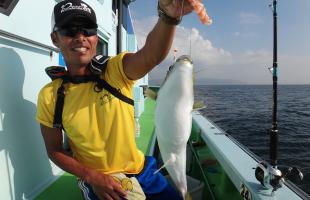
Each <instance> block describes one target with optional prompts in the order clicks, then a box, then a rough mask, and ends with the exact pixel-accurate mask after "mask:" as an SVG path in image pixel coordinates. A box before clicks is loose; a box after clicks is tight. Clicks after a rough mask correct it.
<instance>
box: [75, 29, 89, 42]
mask: <svg viewBox="0 0 310 200" xmlns="http://www.w3.org/2000/svg"><path fill="white" fill-rule="evenodd" d="M85 38H86V36H85V35H84V32H83V31H79V32H77V33H76V35H75V36H74V39H75V40H80V41H83V40H85Z"/></svg>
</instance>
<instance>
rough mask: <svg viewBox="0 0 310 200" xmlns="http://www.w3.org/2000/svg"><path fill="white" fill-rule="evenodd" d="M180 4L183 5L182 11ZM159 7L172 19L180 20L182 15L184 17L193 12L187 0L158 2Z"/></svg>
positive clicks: (160, 0) (163, 0)
mask: <svg viewBox="0 0 310 200" xmlns="http://www.w3.org/2000/svg"><path fill="white" fill-rule="evenodd" d="M197 1H201V0H197ZM183 2H184V3H183ZM182 4H183V11H182ZM159 6H160V7H161V8H162V9H163V10H164V11H165V13H166V14H167V15H168V16H169V17H173V18H180V17H182V16H183V15H186V14H188V13H190V12H192V11H193V7H192V6H191V4H190V3H189V2H188V1H187V0H159ZM181 15H182V16H181Z"/></svg>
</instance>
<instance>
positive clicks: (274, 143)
mask: <svg viewBox="0 0 310 200" xmlns="http://www.w3.org/2000/svg"><path fill="white" fill-rule="evenodd" d="M272 8H273V10H272V12H273V65H272V82H273V108H272V127H271V131H270V163H271V165H272V166H273V167H274V168H277V163H278V161H277V159H278V158H277V157H278V121H277V109H278V37H277V35H278V31H277V19H278V14H277V0H273V5H272Z"/></svg>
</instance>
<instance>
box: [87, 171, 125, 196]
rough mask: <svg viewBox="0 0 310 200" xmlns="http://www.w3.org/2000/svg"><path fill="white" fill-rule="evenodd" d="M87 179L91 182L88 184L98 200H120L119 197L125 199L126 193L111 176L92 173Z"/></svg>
mask: <svg viewBox="0 0 310 200" xmlns="http://www.w3.org/2000/svg"><path fill="white" fill-rule="evenodd" d="M89 178H90V180H91V181H90V184H91V186H92V188H93V190H94V192H95V194H96V195H97V197H98V198H99V199H100V200H121V197H122V198H126V196H127V194H126V192H125V191H124V190H123V189H122V187H121V185H120V183H119V182H117V181H116V180H115V179H114V178H113V177H112V176H110V175H105V174H102V173H99V172H96V171H92V172H91V174H90V177H89Z"/></svg>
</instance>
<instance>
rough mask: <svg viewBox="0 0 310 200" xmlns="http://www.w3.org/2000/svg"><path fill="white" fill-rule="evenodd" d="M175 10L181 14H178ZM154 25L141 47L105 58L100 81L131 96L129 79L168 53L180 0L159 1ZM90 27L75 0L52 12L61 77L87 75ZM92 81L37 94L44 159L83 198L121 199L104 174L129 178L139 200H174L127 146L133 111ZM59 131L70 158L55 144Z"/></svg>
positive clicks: (92, 49) (146, 160) (59, 82)
mask: <svg viewBox="0 0 310 200" xmlns="http://www.w3.org/2000/svg"><path fill="white" fill-rule="evenodd" d="M182 8H183V11H181V10H182ZM158 9H159V16H160V17H159V20H158V22H157V23H156V25H155V27H154V28H153V30H152V31H151V32H150V33H149V35H148V37H147V39H146V42H145V45H144V47H143V48H141V50H139V51H138V52H136V53H125V52H124V53H121V54H119V55H117V56H115V57H112V58H110V59H109V61H108V63H107V66H106V68H105V70H104V73H103V74H102V75H101V76H100V79H103V80H105V81H106V82H107V83H108V84H109V85H111V86H112V87H114V88H117V90H118V91H120V93H121V95H123V96H126V97H128V98H131V97H132V87H133V84H134V81H135V80H138V79H140V78H142V77H143V76H144V75H145V74H147V73H148V72H149V71H150V70H151V69H152V68H153V67H155V66H156V65H158V64H159V63H160V62H161V61H162V60H163V59H164V58H165V57H166V56H167V54H168V52H169V50H170V47H171V44H172V41H173V36H174V33H175V29H176V25H177V24H178V23H179V22H180V15H181V14H182V15H185V14H188V13H189V12H191V11H192V7H191V6H190V5H189V3H188V2H187V1H186V0H185V1H184V2H182V1H178V0H177V1H173V0H159V3H158ZM97 27H98V26H97V22H96V16H95V13H94V11H93V9H92V8H91V7H90V6H89V5H88V4H86V3H85V2H82V1H79V0H66V1H61V2H59V3H58V4H57V5H55V7H54V11H53V20H52V33H51V39H52V41H53V43H54V45H55V46H57V47H58V48H59V49H60V51H61V53H62V55H63V57H64V60H65V63H66V66H67V72H66V75H67V76H69V77H85V76H89V75H91V74H92V71H91V70H90V67H89V64H90V62H91V60H92V58H93V57H94V56H95V55H96V46H97V42H98V36H97ZM96 86H97V85H96V83H95V82H93V81H90V82H83V83H72V82H64V79H61V78H58V79H56V80H54V81H52V82H51V83H49V84H47V85H46V86H44V87H43V88H42V90H41V91H40V94H39V97H38V111H37V116H36V118H37V120H38V122H39V123H40V125H41V132H42V135H43V138H44V142H45V145H46V149H47V153H48V156H49V158H50V159H51V160H52V161H53V162H54V163H55V164H56V165H58V166H59V167H61V168H62V169H63V170H65V171H67V172H69V173H71V174H74V175H75V176H77V177H78V178H79V186H80V188H81V189H82V191H83V193H84V198H85V199H92V200H95V199H96V200H97V199H100V200H102V199H126V198H127V192H126V191H125V190H124V188H122V187H121V185H120V183H119V181H117V180H116V178H115V177H113V176H111V175H113V174H115V173H122V174H125V175H126V176H128V177H136V179H137V180H138V181H139V183H140V185H141V187H142V189H143V192H144V193H145V195H146V198H147V199H180V196H179V194H177V193H176V192H175V191H174V190H173V189H172V188H171V186H169V184H167V181H166V180H165V179H164V178H163V177H162V175H161V174H160V173H158V174H156V175H153V172H154V171H155V170H156V163H155V160H154V158H152V157H145V156H144V155H143V153H142V152H140V151H139V150H138V149H137V147H136V144H135V138H134V117H133V116H134V114H133V113H134V112H133V107H132V106H131V105H129V104H128V103H126V102H124V101H122V100H121V99H119V98H116V97H115V95H112V94H111V93H110V92H108V91H107V90H105V89H102V88H101V89H100V90H97V89H96ZM61 87H63V90H64V91H65V92H63V96H65V98H64V106H63V109H62V113H61V114H62V115H61V116H62V121H61V123H62V126H60V127H59V126H58V127H57V126H56V128H55V124H53V120H54V117H55V111H56V110H57V109H55V106H56V104H58V103H57V94H59V88H61ZM61 128H63V129H64V130H65V132H66V135H67V137H68V140H69V144H70V148H71V150H72V155H71V154H68V153H67V152H66V151H65V150H64V148H63V145H62V141H63V138H62V129H61Z"/></svg>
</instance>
